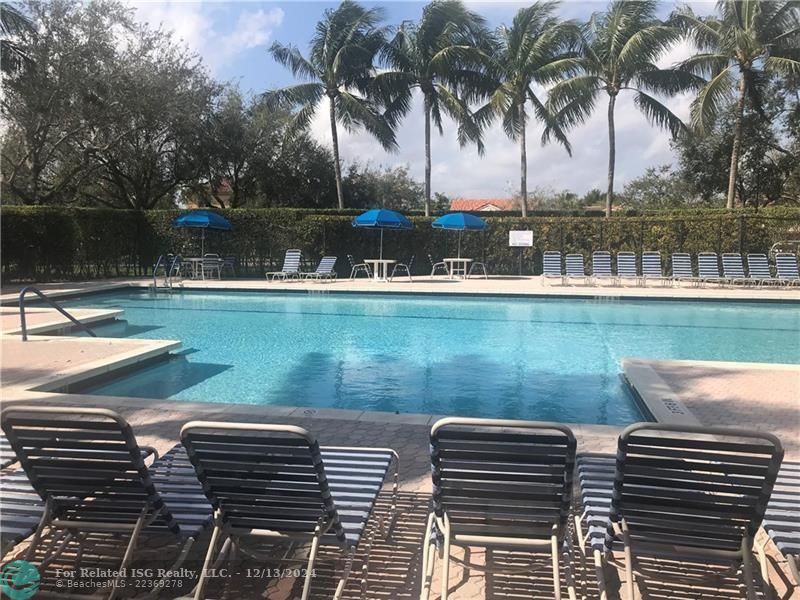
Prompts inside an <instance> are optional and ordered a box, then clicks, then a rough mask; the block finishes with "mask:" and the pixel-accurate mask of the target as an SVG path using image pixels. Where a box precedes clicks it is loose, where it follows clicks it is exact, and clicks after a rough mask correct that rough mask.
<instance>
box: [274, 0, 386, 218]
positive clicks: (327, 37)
mask: <svg viewBox="0 0 800 600" xmlns="http://www.w3.org/2000/svg"><path fill="white" fill-rule="evenodd" d="M382 18H383V12H382V11H381V10H379V9H370V10H367V9H364V8H363V7H361V6H360V5H359V4H357V3H355V2H353V1H352V0H344V1H343V2H342V3H341V4H340V5H339V6H338V7H337V8H336V9H333V10H327V11H325V16H324V17H323V19H322V21H320V22H319V23H317V28H316V33H315V34H314V37H313V38H312V40H311V52H310V54H309V57H308V58H307V59H306V58H304V57H303V56H302V55H301V54H300V51H299V50H298V49H297V48H295V47H293V46H285V45H283V44H280V43H278V42H275V43H274V44H273V45H272V47H271V48H270V53H271V54H272V57H273V58H274V59H275V60H276V61H277V62H278V63H280V64H281V65H283V66H285V67H287V68H288V69H291V71H292V74H293V75H294V76H295V77H297V78H300V79H304V80H305V81H306V83H301V84H298V85H294V86H291V87H287V88H284V89H282V90H276V91H273V92H269V93H268V94H267V96H266V97H267V99H268V100H269V101H270V102H271V103H273V104H276V105H282V106H289V107H298V108H299V110H298V111H297V113H296V115H295V118H294V121H293V124H292V126H293V129H304V128H306V127H307V126H308V124H309V123H310V122H311V119H312V118H313V116H314V114H315V112H316V110H317V108H318V106H319V104H320V101H321V100H322V99H323V98H324V97H326V96H327V98H328V107H329V118H330V126H331V138H332V140H333V162H334V168H335V176H336V195H337V198H338V201H339V208H344V193H343V191H342V170H341V162H340V158H339V135H338V131H337V122H338V123H341V124H342V125H343V126H344V127H345V128H346V129H347V130H353V129H355V128H356V127H358V126H363V127H364V128H365V129H366V130H367V131H368V132H370V133H371V134H372V135H373V136H375V138H376V139H377V140H378V142H380V144H381V145H382V146H383V147H384V148H386V149H387V150H393V149H394V148H395V147H396V145H397V143H396V141H395V136H394V132H393V131H392V129H391V128H390V127H389V126H388V125H387V123H386V122H385V121H384V119H383V118H382V117H381V115H380V113H379V110H378V109H377V107H375V106H374V105H373V103H372V102H371V101H370V100H369V99H367V98H366V97H365V96H363V95H359V94H358V93H356V92H362V94H363V93H364V92H365V91H366V88H367V86H368V84H369V80H370V78H371V77H372V76H373V74H374V67H373V59H374V58H375V55H376V53H377V52H378V51H379V50H380V48H381V47H382V46H383V44H384V42H385V30H384V29H383V28H381V27H378V24H379V23H380V21H381V19H382Z"/></svg>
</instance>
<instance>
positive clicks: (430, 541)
mask: <svg viewBox="0 0 800 600" xmlns="http://www.w3.org/2000/svg"><path fill="white" fill-rule="evenodd" d="M448 430H451V431H452V433H448ZM430 439H431V473H432V479H433V507H432V511H431V513H430V514H429V516H428V521H427V526H426V529H425V535H424V537H423V549H422V577H423V581H422V589H421V592H420V600H427V599H428V597H429V595H430V588H431V580H432V578H433V572H434V570H435V567H436V558H437V555H438V558H439V559H440V561H441V563H442V568H441V600H447V597H448V588H449V573H450V562H451V561H454V562H459V563H461V564H465V563H463V562H462V561H459V560H456V559H454V558H453V557H451V556H450V550H451V548H452V546H461V547H470V546H482V547H486V548H490V547H491V548H510V549H517V550H521V551H534V552H542V553H549V555H550V557H549V558H550V561H549V562H550V564H551V567H552V575H553V587H554V597H555V598H556V600H560V598H561V597H562V596H561V580H560V577H561V575H560V567H559V553H562V552H563V554H564V555H565V556H566V558H567V560H566V563H565V566H566V574H567V585H568V593H569V597H570V598H571V599H572V600H574V599H575V598H576V595H575V587H574V582H573V579H572V570H571V566H572V558H571V545H570V540H569V538H570V533H569V527H570V523H569V510H570V509H569V507H570V503H571V498H572V476H573V469H574V466H575V447H576V441H575V436H574V435H573V433H572V431H571V430H570V429H569V428H568V427H566V426H565V425H563V424H561V423H549V422H539V421H516V420H514V421H512V420H501V419H468V418H460V417H448V418H444V419H441V420H439V421H438V422H437V423H435V424H434V426H433V427H432V428H431V434H430ZM525 458H532V460H530V461H529V462H526V461H525V460H524V459H525ZM477 461H482V462H483V464H481V462H477ZM473 462H474V465H473V464H472V463H473ZM492 464H494V466H495V469H496V470H495V469H493V468H492V466H491V465H492ZM545 465H546V466H545ZM451 478H452V479H451ZM510 487H513V488H514V489H513V490H511V489H509V488H510ZM526 487H527V489H525V488H526ZM470 497H474V498H479V499H481V504H479V505H478V506H476V507H474V509H473V510H476V511H478V512H476V516H477V515H480V512H479V511H480V510H481V505H482V506H483V507H484V510H486V513H487V515H493V518H490V517H489V516H486V518H485V519H484V523H483V524H480V520H478V524H476V523H475V522H473V521H471V522H470V523H468V524H465V523H463V522H462V520H461V515H456V519H455V522H454V521H453V520H452V519H451V516H450V513H449V512H448V508H447V507H448V506H449V507H453V508H454V510H455V512H456V513H463V512H467V511H469V510H470V508H469V507H470V506H471V505H470V504H469V502H468V499H469V498H470ZM465 502H466V504H464V503H465ZM498 502H499V503H500V504H497V503H498ZM503 502H506V503H505V504H503ZM493 503H494V504H493ZM537 510H540V511H541V512H537ZM514 514H516V517H511V516H510V515H514ZM554 514H555V515H556V516H555V517H553V515H554ZM545 515H546V516H545ZM489 520H491V521H492V524H487V521H489ZM501 520H502V521H503V522H504V523H505V526H503V525H498V524H497V523H498V522H499V521H501ZM510 523H515V524H518V526H519V528H520V530H524V528H525V526H526V523H528V524H529V527H531V529H530V531H528V532H526V533H528V534H529V535H528V536H523V535H519V534H516V535H515V534H514V533H512V532H511V531H510V529H512V528H513V526H510V525H509V524H510ZM546 528H548V529H547V531H545V529H546ZM433 546H436V547H437V550H434V548H433ZM465 566H467V567H468V568H469V569H471V570H478V571H490V570H491V571H497V572H510V573H514V572H519V571H520V570H522V571H526V570H528V569H529V568H530V566H529V565H526V566H524V567H520V568H516V569H513V570H500V569H493V568H492V567H490V566H489V565H486V566H485V567H477V566H476V565H472V564H465Z"/></svg>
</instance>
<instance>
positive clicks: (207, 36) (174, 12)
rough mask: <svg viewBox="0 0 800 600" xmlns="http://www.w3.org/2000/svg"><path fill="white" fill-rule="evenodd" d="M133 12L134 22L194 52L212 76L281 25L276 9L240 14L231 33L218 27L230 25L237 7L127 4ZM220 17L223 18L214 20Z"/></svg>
mask: <svg viewBox="0 0 800 600" xmlns="http://www.w3.org/2000/svg"><path fill="white" fill-rule="evenodd" d="M129 4H130V6H131V7H132V8H135V9H136V13H135V17H136V19H137V20H139V21H141V22H143V23H148V24H150V25H151V26H153V27H162V28H163V29H164V30H165V31H171V32H173V34H174V35H175V37H176V38H178V39H180V40H182V41H183V43H185V44H186V45H187V46H188V47H189V48H191V49H192V50H194V51H195V52H197V53H198V54H199V55H200V56H201V57H202V58H203V61H204V62H205V63H206V64H207V65H208V67H209V68H210V69H211V71H212V72H214V73H217V72H218V71H220V69H221V68H222V67H224V66H225V65H226V64H228V63H230V62H231V61H232V60H233V59H234V58H235V57H236V56H238V55H239V54H241V53H242V52H244V51H246V50H249V49H250V48H255V47H257V46H261V45H264V44H266V43H267V42H268V41H269V40H270V38H271V37H272V31H273V30H274V29H275V28H276V27H278V26H280V24H281V23H282V22H283V18H284V12H283V10H282V9H281V8H279V7H274V8H271V9H269V10H266V11H265V10H263V9H259V10H257V11H247V10H245V11H242V12H241V13H239V16H238V19H237V20H236V22H235V26H234V28H233V29H232V30H230V31H221V30H220V29H219V27H218V24H224V23H229V22H232V21H233V19H232V17H231V15H230V14H229V12H230V10H231V8H232V7H236V6H237V5H236V4H218V3H210V2H208V3H204V2H180V1H176V0H175V1H167V2H143V1H131V2H129ZM219 14H223V15H224V18H221V19H217V18H216V17H217V16H218V15H219Z"/></svg>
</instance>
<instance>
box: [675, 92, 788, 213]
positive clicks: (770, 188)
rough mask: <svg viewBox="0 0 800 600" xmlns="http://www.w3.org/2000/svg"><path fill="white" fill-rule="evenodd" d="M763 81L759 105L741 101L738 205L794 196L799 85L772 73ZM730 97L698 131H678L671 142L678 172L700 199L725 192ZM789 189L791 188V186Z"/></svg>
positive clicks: (732, 118)
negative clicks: (744, 142) (756, 108)
mask: <svg viewBox="0 0 800 600" xmlns="http://www.w3.org/2000/svg"><path fill="white" fill-rule="evenodd" d="M771 79H772V81H771V82H769V83H768V84H767V85H765V86H764V90H763V91H764V93H763V96H762V102H761V111H760V112H759V111H756V110H755V109H754V108H752V107H750V106H746V107H745V110H744V113H743V114H742V117H741V122H740V123H739V125H738V127H739V131H740V134H741V136H742V139H743V140H747V143H746V145H744V146H743V149H742V151H741V153H740V156H739V160H738V174H737V177H736V191H735V195H736V197H737V198H739V199H740V202H741V203H742V205H751V206H759V205H763V204H772V203H776V202H796V201H797V196H798V194H797V192H796V188H793V187H792V186H793V183H792V182H793V181H795V178H796V177H797V175H798V173H800V166H799V165H798V161H797V156H798V153H797V150H798V149H800V135H798V134H800V128H796V126H795V125H794V123H795V118H796V116H795V115H797V113H798V96H799V95H800V91H798V87H797V85H796V82H794V83H793V82H792V81H790V80H787V79H785V78H775V77H773V78H771ZM736 104H737V101H736V100H735V99H732V98H731V99H729V102H728V105H727V108H726V107H723V109H722V110H721V111H720V112H719V113H718V114H717V115H716V117H715V121H714V123H713V124H711V126H710V127H708V128H707V129H706V130H705V131H704V132H703V133H699V132H698V133H694V134H692V135H681V136H679V137H678V139H676V140H675V141H674V142H673V149H674V150H675V152H676V154H677V155H678V160H679V163H680V175H681V177H682V178H683V179H684V180H685V181H687V182H688V183H689V184H690V185H691V186H692V189H693V191H694V193H695V195H697V196H700V197H702V198H703V199H704V200H705V201H707V202H711V201H723V200H724V199H725V198H726V196H727V192H728V185H729V181H730V180H729V176H728V169H729V167H730V152H731V147H732V146H733V143H734V138H735V136H736V130H737V119H738V117H737V114H736V110H735V108H736ZM793 190H794V191H793Z"/></svg>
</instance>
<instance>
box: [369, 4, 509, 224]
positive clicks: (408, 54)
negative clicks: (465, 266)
mask: <svg viewBox="0 0 800 600" xmlns="http://www.w3.org/2000/svg"><path fill="white" fill-rule="evenodd" d="M490 47H491V46H490V38H489V35H488V32H487V30H486V23H485V21H484V19H483V18H482V17H480V16H479V15H477V14H476V13H474V12H472V11H470V10H467V8H466V7H465V6H464V4H463V3H462V2H461V1H460V0H433V2H431V3H430V4H428V5H427V6H425V8H424V9H423V11H422V19H421V20H420V21H419V23H412V22H405V23H403V24H402V25H401V26H400V27H399V29H398V30H397V32H396V34H395V36H394V37H393V38H392V39H391V40H390V41H389V42H388V43H387V44H386V45H385V47H384V48H383V50H382V57H383V59H384V61H385V63H386V65H387V67H388V70H386V71H383V72H381V73H379V74H378V75H376V76H375V78H374V80H373V90H374V93H375V94H376V95H377V96H378V97H379V98H381V101H382V102H383V103H384V104H385V105H386V112H385V116H386V118H387V120H388V121H389V123H390V124H391V125H392V126H393V127H397V126H398V125H399V123H400V121H401V120H402V118H403V117H404V116H405V115H406V114H408V112H409V111H410V110H411V104H412V99H413V93H414V90H419V91H420V92H421V93H422V97H423V103H424V111H425V214H426V215H429V214H430V203H431V122H432V123H433V124H434V125H435V126H436V128H437V129H438V131H439V134H440V135H441V134H442V133H443V132H444V130H443V127H442V116H443V114H446V115H449V116H450V117H451V118H452V119H453V120H454V121H455V122H456V123H457V124H458V140H459V142H460V143H461V145H462V146H464V145H466V144H467V143H469V142H473V143H475V144H476V145H477V147H478V151H479V152H480V153H481V154H482V153H483V143H482V141H481V123H480V122H479V121H478V120H476V119H475V116H474V115H473V114H472V112H471V110H470V103H472V102H475V101H477V100H480V99H482V98H485V97H487V96H488V95H489V94H490V93H491V92H492V91H493V89H494V87H495V84H494V81H493V79H492V78H491V77H489V76H488V74H487V73H486V65H487V64H488V56H487V51H488V50H489V49H490Z"/></svg>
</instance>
